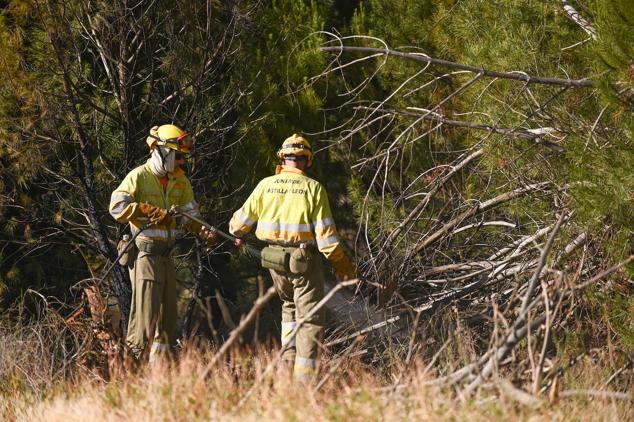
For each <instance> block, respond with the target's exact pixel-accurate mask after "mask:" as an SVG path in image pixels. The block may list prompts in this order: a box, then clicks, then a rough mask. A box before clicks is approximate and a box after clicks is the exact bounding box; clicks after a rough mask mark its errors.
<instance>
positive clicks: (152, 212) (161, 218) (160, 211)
mask: <svg viewBox="0 0 634 422" xmlns="http://www.w3.org/2000/svg"><path fill="white" fill-rule="evenodd" d="M139 210H140V211H141V212H142V213H143V214H144V215H145V216H147V217H148V218H149V219H150V221H151V222H152V224H165V225H169V224H170V223H171V222H172V221H173V220H174V219H173V218H172V216H171V215H170V214H169V213H168V212H167V210H166V209H164V208H160V207H157V206H155V205H152V204H147V203H145V202H141V203H140V204H139Z"/></svg>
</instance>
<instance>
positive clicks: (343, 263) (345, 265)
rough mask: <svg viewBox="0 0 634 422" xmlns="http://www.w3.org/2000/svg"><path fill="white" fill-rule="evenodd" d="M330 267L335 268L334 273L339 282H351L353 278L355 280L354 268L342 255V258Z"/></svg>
mask: <svg viewBox="0 0 634 422" xmlns="http://www.w3.org/2000/svg"><path fill="white" fill-rule="evenodd" d="M332 266H333V267H335V271H336V272H337V276H339V279H340V280H341V281H346V280H352V279H353V278H357V271H356V269H355V268H354V266H353V265H352V264H351V263H350V261H349V260H348V258H347V257H346V256H345V255H343V257H342V258H340V259H338V260H336V261H334V262H333V263H332Z"/></svg>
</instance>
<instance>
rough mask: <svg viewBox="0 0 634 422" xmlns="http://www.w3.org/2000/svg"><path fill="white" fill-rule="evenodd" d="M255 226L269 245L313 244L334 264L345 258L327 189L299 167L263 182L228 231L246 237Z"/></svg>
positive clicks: (284, 169)
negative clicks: (311, 242) (312, 242)
mask: <svg viewBox="0 0 634 422" xmlns="http://www.w3.org/2000/svg"><path fill="white" fill-rule="evenodd" d="M254 226H256V230H255V235H256V237H257V238H258V239H260V240H264V241H266V242H270V243H289V244H293V243H301V242H309V241H314V242H315V243H316V244H317V247H318V248H319V250H320V251H321V252H322V253H323V254H324V255H325V256H326V258H328V259H330V260H331V261H335V260H339V259H342V257H344V256H345V254H344V252H343V249H342V247H341V245H340V244H339V236H338V235H337V229H336V227H335V221H334V219H333V218H332V213H331V211H330V204H329V202H328V195H327V193H326V190H325V189H324V187H323V186H322V185H321V183H319V182H318V181H316V180H314V179H311V178H309V177H307V176H306V175H305V174H304V172H302V171H301V170H299V169H296V168H292V167H286V166H283V167H282V170H281V171H280V172H279V173H278V174H276V175H274V176H270V177H267V178H265V179H263V180H262V181H260V183H259V184H258V185H257V187H256V188H255V189H254V191H253V192H252V193H251V195H250V196H249V198H248V199H247V200H246V202H245V203H244V205H243V206H242V207H241V208H240V209H239V210H237V211H236V212H235V213H234V214H233V217H232V218H231V221H230V222H229V231H230V232H231V234H233V235H235V236H243V235H244V234H246V233H248V232H250V231H251V229H252V228H253V227H254Z"/></svg>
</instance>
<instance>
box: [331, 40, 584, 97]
mask: <svg viewBox="0 0 634 422" xmlns="http://www.w3.org/2000/svg"><path fill="white" fill-rule="evenodd" d="M319 50H320V51H324V52H336V53H342V52H346V51H347V52H351V51H358V52H362V53H375V54H384V55H386V56H395V57H402V58H404V59H409V60H415V61H419V62H424V63H431V64H437V65H441V66H447V67H451V68H454V69H462V70H466V71H468V72H472V73H479V74H482V75H484V76H488V77H491V78H501V79H512V80H516V81H523V82H526V83H538V84H546V85H558V86H565V87H591V86H593V83H592V81H590V80H588V79H559V78H545V77H540V76H530V75H527V74H526V73H524V72H520V71H515V72H498V71H494V70H488V69H484V68H481V67H477V66H470V65H466V64H461V63H455V62H450V61H449V60H442V59H435V58H433V57H429V56H427V55H426V54H422V53H406V52H402V51H396V50H389V49H387V48H374V47H352V46H337V47H320V48H319Z"/></svg>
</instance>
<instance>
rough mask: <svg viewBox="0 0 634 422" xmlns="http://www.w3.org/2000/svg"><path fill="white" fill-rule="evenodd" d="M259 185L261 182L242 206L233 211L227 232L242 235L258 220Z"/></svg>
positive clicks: (260, 184) (260, 185)
mask: <svg viewBox="0 0 634 422" xmlns="http://www.w3.org/2000/svg"><path fill="white" fill-rule="evenodd" d="M261 187H262V182H260V183H258V185H257V186H256V187H255V189H254V190H253V192H251V195H249V197H248V198H247V200H246V201H245V203H244V204H243V205H242V207H240V209H238V210H237V211H236V212H234V213H233V216H232V217H231V221H229V233H231V234H232V235H234V236H244V235H245V234H247V233H249V232H250V231H251V229H253V226H254V225H255V223H256V222H257V221H258V216H259V215H260V206H259V204H260V197H261V195H260V191H261Z"/></svg>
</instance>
